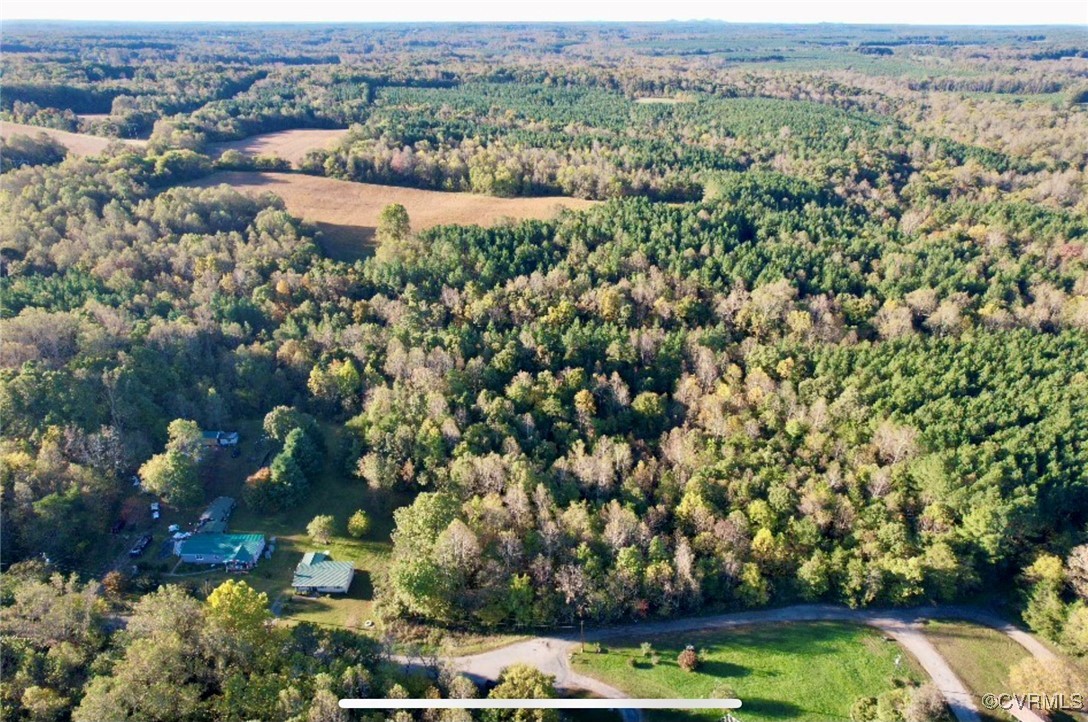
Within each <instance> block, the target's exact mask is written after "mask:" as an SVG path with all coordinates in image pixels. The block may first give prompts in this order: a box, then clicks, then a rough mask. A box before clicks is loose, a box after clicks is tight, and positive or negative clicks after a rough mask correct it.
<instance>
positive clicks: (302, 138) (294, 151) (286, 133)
mask: <svg viewBox="0 0 1088 722" xmlns="http://www.w3.org/2000/svg"><path fill="white" fill-rule="evenodd" d="M347 134H348V131H347V129H342V130H319V129H315V128H298V129H295V130H281V131H278V132H276V133H262V134H260V135H253V136H250V137H249V138H243V139H242V140H232V141H229V142H226V143H211V144H210V145H209V151H210V152H211V153H212V154H213V155H219V154H221V153H224V152H226V151H228V150H236V151H238V152H240V153H244V154H246V155H253V156H256V155H271V156H276V157H277V158H283V159H284V160H288V161H291V163H293V164H295V165H296V166H297V165H298V164H299V163H300V162H301V161H302V159H303V158H304V157H305V156H306V154H307V153H309V152H310V151H311V150H320V149H322V148H330V147H332V146H333V145H336V144H337V143H339V142H340V141H341V140H343V139H344V137H345V136H347Z"/></svg>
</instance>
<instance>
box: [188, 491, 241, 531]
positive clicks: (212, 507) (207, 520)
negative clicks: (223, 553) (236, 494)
mask: <svg viewBox="0 0 1088 722" xmlns="http://www.w3.org/2000/svg"><path fill="white" fill-rule="evenodd" d="M235 506H237V502H235V501H234V499H232V498H231V497H229V496H220V497H217V498H216V499H215V501H213V502H212V503H211V504H208V508H207V509H205V510H204V513H203V514H201V515H200V521H198V522H197V528H198V529H199V531H200V532H201V533H210V534H222V533H224V532H225V531H226V530H227V521H228V520H229V519H230V515H231V513H232V512H233V511H234V507H235Z"/></svg>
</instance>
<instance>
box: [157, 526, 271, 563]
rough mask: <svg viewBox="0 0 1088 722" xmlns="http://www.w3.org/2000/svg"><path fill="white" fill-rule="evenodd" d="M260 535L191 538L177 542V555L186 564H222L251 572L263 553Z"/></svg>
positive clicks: (196, 535) (263, 542)
mask: <svg viewBox="0 0 1088 722" xmlns="http://www.w3.org/2000/svg"><path fill="white" fill-rule="evenodd" d="M264 547H265V540H264V534H194V535H193V536H191V537H189V538H188V539H182V540H180V541H178V542H177V545H176V547H175V548H176V551H177V555H178V556H179V557H181V560H182V561H183V562H186V563H188V564H209V565H214V564H222V565H224V566H226V567H227V568H228V569H252V568H253V567H254V566H255V565H256V564H257V561H258V560H259V559H260V558H261V554H262V553H263V552H264Z"/></svg>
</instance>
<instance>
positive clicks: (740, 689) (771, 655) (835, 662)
mask: <svg viewBox="0 0 1088 722" xmlns="http://www.w3.org/2000/svg"><path fill="white" fill-rule="evenodd" d="M642 642H650V643H652V644H653V647H654V652H655V653H656V654H658V655H660V661H659V662H658V664H657V665H656V666H655V665H653V664H652V663H651V661H650V660H649V659H647V658H646V657H645V656H643V654H642V652H641V651H640V649H639V645H640V644H641V643H642ZM689 644H690V645H694V646H695V648H696V649H700V650H703V651H704V653H703V654H702V660H703V662H702V664H701V666H700V667H699V669H698V670H696V671H695V672H685V671H684V670H682V669H680V667H679V666H678V665H677V663H676V657H677V655H679V654H680V652H681V651H682V650H683V649H684V647H685V646H687V645H689ZM603 649H604V651H603V653H595V652H593V651H592V648H591V647H588V646H587V652H585V653H577V654H575V655H574V657H573V663H574V666H575V668H576V669H577V670H578V671H579V672H581V673H583V674H587V675H590V676H593V677H596V678H598V679H600V680H603V681H605V682H607V683H608V684H610V685H612V686H614V687H617V688H619V689H621V690H623V691H624V692H626V693H628V694H629V695H631V696H632V697H681V698H708V697H738V698H740V699H741V701H742V702H743V707H742V708H741V709H740V710H739V711H738V712H736V714H735V716H736V717H737V718H739V719H741V720H744V722H755V721H758V720H811V721H812V722H822V721H825V720H849V719H850V707H851V705H853V703H854V701H855V700H856V699H858V698H859V697H876V696H879V695H880V694H882V693H884V692H887V691H889V690H891V689H893V688H894V687H895V685H896V683H897V681H899V683H904V682H915V683H916V682H921V681H924V680H925V679H926V677H925V673H924V672H922V671H921V670H920V669H919V668H918V667H917V665H916V663H915V662H914V660H913V658H912V657H910V655H909V654H907V653H906V652H904V651H903V649H902V648H901V647H900V646H899V645H898V644H896V643H895V642H891V641H886V640H885V639H884V637H883V636H882V635H881V634H880V633H879V632H877V631H875V630H873V629H870V628H868V627H863V626H856V625H851V624H841V623H837V622H812V623H796V624H774V625H754V626H750V627H738V628H735V629H730V630H724V631H714V632H700V633H694V634H675V635H669V636H667V637H657V638H654V637H649V638H645V639H627V640H623V641H619V640H617V641H616V642H613V643H611V644H607V643H606V644H604V645H603ZM897 658H898V659H899V661H900V664H899V666H898V667H897V666H896V659H897ZM632 659H634V660H635V661H634V665H633V666H632V663H631V661H630V660H632ZM720 716H721V714H720V713H713V712H708V713H665V714H663V715H661V716H660V717H656V716H655V718H660V719H675V720H679V719H711V718H720Z"/></svg>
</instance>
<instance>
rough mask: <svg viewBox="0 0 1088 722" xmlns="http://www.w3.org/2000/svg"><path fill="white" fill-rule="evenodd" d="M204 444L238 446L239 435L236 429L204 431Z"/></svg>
mask: <svg viewBox="0 0 1088 722" xmlns="http://www.w3.org/2000/svg"><path fill="white" fill-rule="evenodd" d="M202 436H203V438H204V445H205V446H217V447H218V446H238V441H239V440H240V438H241V437H240V436H239V435H238V432H237V431H205V432H203V433H202Z"/></svg>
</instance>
